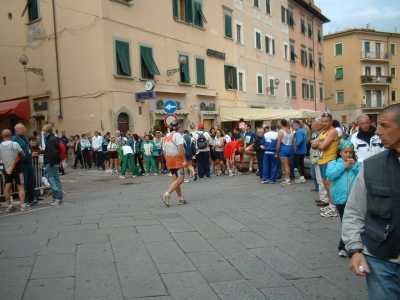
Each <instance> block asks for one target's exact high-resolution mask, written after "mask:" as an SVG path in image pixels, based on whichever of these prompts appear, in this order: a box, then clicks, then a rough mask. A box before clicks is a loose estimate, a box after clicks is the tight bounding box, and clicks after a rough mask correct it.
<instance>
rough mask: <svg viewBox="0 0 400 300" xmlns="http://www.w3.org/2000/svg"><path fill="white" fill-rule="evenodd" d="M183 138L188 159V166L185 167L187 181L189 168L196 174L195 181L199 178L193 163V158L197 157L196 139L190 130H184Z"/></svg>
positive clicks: (186, 180) (187, 180)
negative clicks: (190, 133)
mask: <svg viewBox="0 0 400 300" xmlns="http://www.w3.org/2000/svg"><path fill="white" fill-rule="evenodd" d="M182 140H183V148H184V149H185V155H186V160H187V167H186V168H185V182H186V183H188V182H189V179H188V170H189V171H190V172H192V174H193V175H194V181H196V180H197V173H196V172H195V171H194V168H193V165H192V159H194V158H196V141H195V140H194V138H192V137H191V136H190V135H189V131H188V130H185V131H184V132H183V136H182Z"/></svg>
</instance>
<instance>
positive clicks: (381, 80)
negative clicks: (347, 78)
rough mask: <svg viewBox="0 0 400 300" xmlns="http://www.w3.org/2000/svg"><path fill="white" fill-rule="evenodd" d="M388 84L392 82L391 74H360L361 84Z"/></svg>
mask: <svg viewBox="0 0 400 300" xmlns="http://www.w3.org/2000/svg"><path fill="white" fill-rule="evenodd" d="M368 83H371V84H388V83H392V77H391V76H373V75H363V76H361V84H368Z"/></svg>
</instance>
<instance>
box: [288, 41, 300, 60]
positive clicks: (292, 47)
mask: <svg viewBox="0 0 400 300" xmlns="http://www.w3.org/2000/svg"><path fill="white" fill-rule="evenodd" d="M296 58H299V57H298V56H297V54H296V52H295V51H294V44H291V45H290V60H291V61H293V62H295V61H296Z"/></svg>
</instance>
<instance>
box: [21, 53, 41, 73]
mask: <svg viewBox="0 0 400 300" xmlns="http://www.w3.org/2000/svg"><path fill="white" fill-rule="evenodd" d="M19 62H20V63H21V64H22V65H23V66H24V70H25V72H32V73H35V74H36V75H42V76H43V69H36V68H27V67H26V65H27V64H28V62H29V58H28V56H26V55H21V56H20V57H19Z"/></svg>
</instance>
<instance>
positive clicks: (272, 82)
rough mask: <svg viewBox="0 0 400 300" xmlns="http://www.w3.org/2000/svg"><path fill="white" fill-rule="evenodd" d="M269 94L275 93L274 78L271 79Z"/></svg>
mask: <svg viewBox="0 0 400 300" xmlns="http://www.w3.org/2000/svg"><path fill="white" fill-rule="evenodd" d="M269 94H270V95H272V96H274V95H275V81H274V79H272V78H271V79H270V80H269Z"/></svg>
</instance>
